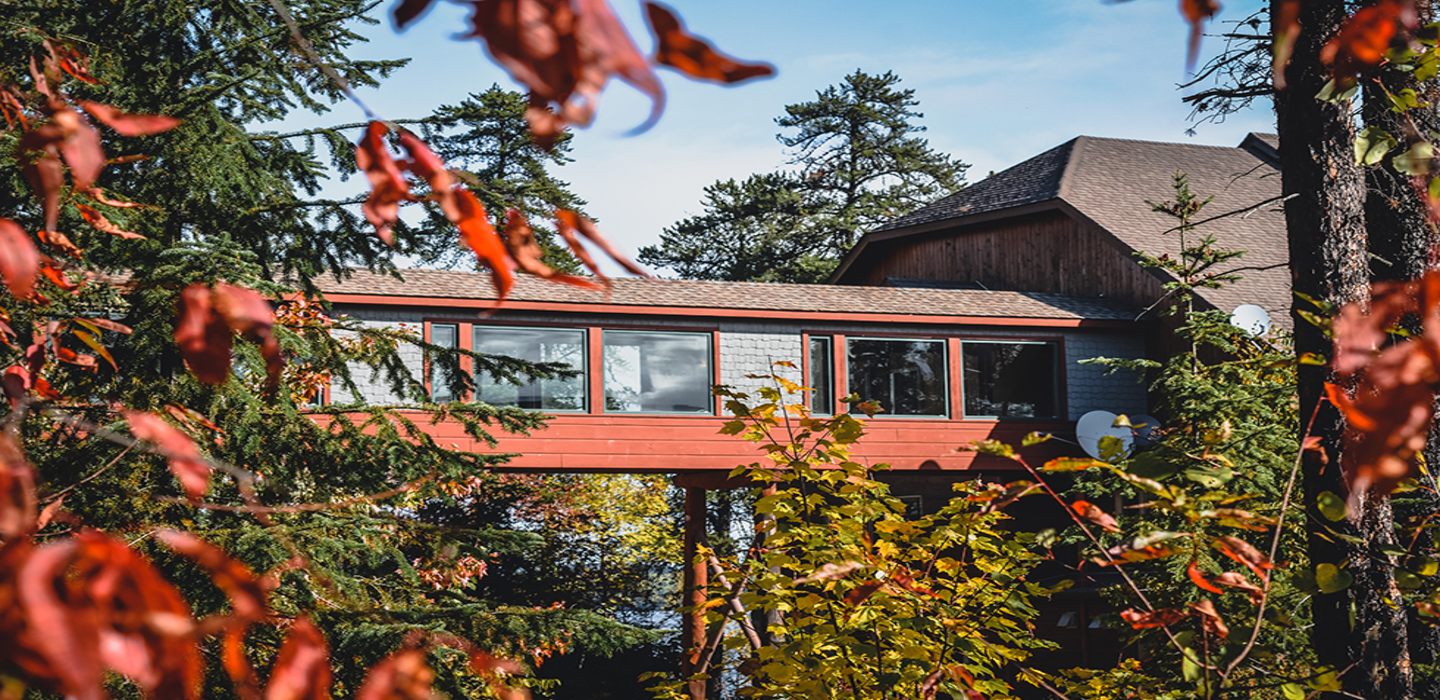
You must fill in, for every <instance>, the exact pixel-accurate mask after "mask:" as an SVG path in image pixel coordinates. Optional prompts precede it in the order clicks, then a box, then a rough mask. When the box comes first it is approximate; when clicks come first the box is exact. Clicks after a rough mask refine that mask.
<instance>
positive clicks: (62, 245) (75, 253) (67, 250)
mask: <svg viewBox="0 0 1440 700" xmlns="http://www.w3.org/2000/svg"><path fill="white" fill-rule="evenodd" d="M35 235H36V236H38V237H39V238H40V242H41V243H44V244H45V245H48V246H50V247H51V248H54V249H55V250H58V251H60V252H62V253H64V254H66V255H68V256H70V257H72V258H75V259H77V260H78V259H79V258H80V256H82V255H84V254H85V251H84V250H81V249H80V247H79V246H76V245H75V244H74V243H72V242H71V241H70V237H69V236H66V235H65V234H63V233H60V232H59V231H37V232H36V233H35Z"/></svg>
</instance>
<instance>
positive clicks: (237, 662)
mask: <svg viewBox="0 0 1440 700" xmlns="http://www.w3.org/2000/svg"><path fill="white" fill-rule="evenodd" d="M247 629H248V627H246V626H243V625H236V626H232V627H230V628H229V629H227V630H225V636H224V637H223V638H222V639H221V643H220V663H221V665H222V666H224V667H225V673H226V674H227V675H229V676H230V682H231V683H233V684H234V687H235V694H236V695H239V696H240V698H241V700H261V692H262V691H261V690H260V677H259V676H258V675H257V674H256V673H255V666H254V665H253V664H251V663H250V657H248V656H246V654H245V649H246V645H245V631H246V630H247Z"/></svg>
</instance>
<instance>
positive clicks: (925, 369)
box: [847, 338, 948, 416]
mask: <svg viewBox="0 0 1440 700" xmlns="http://www.w3.org/2000/svg"><path fill="white" fill-rule="evenodd" d="M847 356H848V358H849V360H848V364H849V367H848V370H849V372H848V375H849V378H850V392H851V393H854V394H859V395H860V398H861V399H862V400H864V401H878V402H879V403H880V406H881V407H882V408H884V409H885V412H884V415H891V416H944V415H946V413H948V411H947V406H946V394H947V390H946V381H945V374H946V372H945V341H943V340H879V339H872V338H854V339H851V340H850V341H849V349H848V353H847Z"/></svg>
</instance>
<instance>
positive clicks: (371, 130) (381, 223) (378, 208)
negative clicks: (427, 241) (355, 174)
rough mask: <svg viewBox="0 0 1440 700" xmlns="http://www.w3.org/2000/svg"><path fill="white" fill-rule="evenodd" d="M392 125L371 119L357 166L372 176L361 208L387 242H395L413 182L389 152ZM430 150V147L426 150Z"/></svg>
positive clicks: (357, 148)
mask: <svg viewBox="0 0 1440 700" xmlns="http://www.w3.org/2000/svg"><path fill="white" fill-rule="evenodd" d="M388 133H390V128H389V127H387V126H385V124H384V123H382V122H378V121H372V122H370V123H369V124H368V125H366V127H365V135H364V136H363V137H361V139H360V143H358V144H356V145H355V165H356V167H358V168H360V170H362V171H363V172H364V173H365V177H367V178H369V179H370V196H369V197H368V198H366V200H365V204H364V205H362V206H361V207H360V211H361V212H362V213H364V214H365V219H366V220H367V221H369V222H370V224H371V225H372V226H374V227H375V235H377V236H379V237H380V240H382V241H384V242H385V244H386V245H392V246H393V245H395V238H394V236H393V235H392V234H391V229H392V228H394V226H395V222H396V221H399V220H400V202H402V201H405V200H406V199H408V198H409V196H410V183H408V182H406V181H405V174H404V173H402V172H400V166H398V165H396V163H395V159H394V158H393V157H392V156H391V155H390V149H389V148H388V147H386V145H385V135H386V134H388ZM427 150H428V149H427Z"/></svg>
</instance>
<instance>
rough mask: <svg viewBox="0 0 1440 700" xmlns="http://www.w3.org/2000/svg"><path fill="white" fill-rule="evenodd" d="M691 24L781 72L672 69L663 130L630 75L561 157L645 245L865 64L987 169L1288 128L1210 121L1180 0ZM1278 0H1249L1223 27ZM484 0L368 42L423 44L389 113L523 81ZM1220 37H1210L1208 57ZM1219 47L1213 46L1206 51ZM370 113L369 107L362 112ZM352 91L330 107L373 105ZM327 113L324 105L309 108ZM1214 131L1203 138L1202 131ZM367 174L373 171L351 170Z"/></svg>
mask: <svg viewBox="0 0 1440 700" xmlns="http://www.w3.org/2000/svg"><path fill="white" fill-rule="evenodd" d="M612 2H613V3H614V5H615V8H616V10H617V12H618V13H619V14H620V16H621V18H622V19H623V20H624V21H625V22H626V24H627V25H628V26H629V27H630V28H631V32H632V34H634V35H635V36H636V39H637V41H638V42H639V44H640V48H641V49H642V50H648V49H649V48H650V41H651V40H650V36H649V33H648V31H647V30H646V29H645V25H644V24H643V21H642V18H641V11H640V5H639V2H638V1H631V0H612ZM670 4H671V5H672V6H673V7H674V9H676V10H677V11H678V13H679V14H680V15H681V16H682V17H683V19H684V21H685V23H686V25H687V26H688V28H689V29H690V30H691V31H693V32H695V33H697V34H700V35H702V36H705V37H707V38H709V39H710V40H711V41H712V42H713V43H714V44H716V45H717V46H718V47H720V48H721V49H722V50H724V51H726V52H727V53H730V54H732V55H734V56H737V57H739V58H742V59H748V60H765V61H769V62H770V63H772V64H774V65H775V66H776V68H777V69H778V75H777V76H776V77H774V78H772V79H769V80H764V81H760V82H754V83H750V84H746V85H742V86H737V87H729V88H726V87H717V86H714V85H711V84H707V83H696V82H691V81H689V80H686V79H684V78H683V77H681V76H680V75H679V74H677V73H674V72H672V71H661V78H662V80H663V81H664V83H665V85H666V88H667V90H668V93H669V96H668V107H667V110H666V113H665V115H664V117H662V118H661V120H660V122H659V124H657V125H656V126H655V127H654V128H653V129H651V130H649V131H647V132H645V133H643V134H641V135H638V136H626V135H625V132H627V131H629V130H630V129H631V128H632V127H634V126H635V125H637V124H639V123H640V122H642V121H643V120H644V118H645V116H646V114H647V113H648V110H649V102H648V99H647V98H645V97H644V96H642V95H640V94H638V93H636V92H635V91H634V90H632V89H631V88H630V87H629V86H627V85H625V84H623V83H618V82H613V83H612V84H611V86H610V88H609V89H608V90H607V91H606V93H605V96H604V99H603V101H602V103H601V107H600V116H599V118H598V119H597V120H596V123H595V124H594V125H593V126H592V127H590V128H589V129H586V130H583V131H581V132H579V133H578V135H577V136H576V138H575V139H574V144H575V149H574V156H575V159H576V162H574V163H572V164H570V165H567V166H565V167H564V168H561V169H559V170H558V171H557V174H558V175H559V176H561V177H562V178H564V179H566V180H568V181H569V182H570V183H571V185H572V189H573V190H574V191H575V192H576V193H577V194H579V195H580V196H581V197H583V198H585V199H586V200H588V201H589V203H590V204H589V207H588V210H589V211H590V213H591V214H593V215H594V216H595V217H596V218H597V219H598V220H600V222H601V226H602V228H603V229H604V230H605V231H606V232H607V234H608V235H610V236H611V237H612V238H614V239H615V240H616V241H617V242H618V243H619V244H620V245H621V246H622V247H623V248H624V249H625V250H627V251H629V252H630V253H631V254H633V253H634V252H635V251H636V250H637V249H638V248H639V247H640V246H642V245H646V244H650V243H654V242H656V241H658V239H659V235H660V232H661V229H662V228H664V227H665V226H667V225H669V224H671V223H673V222H675V221H676V220H678V219H681V218H683V217H685V216H688V215H691V214H695V213H698V212H699V211H700V197H701V189H702V188H703V187H704V186H705V185H707V184H710V183H711V182H713V181H715V180H717V179H724V178H731V177H735V178H739V177H744V176H746V175H749V174H751V173H756V172H766V171H770V170H773V169H775V168H777V167H782V166H783V164H784V161H785V159H786V153H785V151H784V149H783V147H782V146H781V145H780V144H779V143H778V142H777V141H776V140H775V134H776V131H777V128H776V126H775V124H774V118H775V117H776V116H777V115H779V114H781V113H782V111H783V107H784V105H786V104H791V103H795V102H801V101H805V100H808V99H811V98H813V96H814V94H815V92H816V91H817V90H819V89H822V88H824V87H825V86H827V85H830V84H833V83H835V82H837V81H839V80H840V79H841V78H842V77H843V76H844V75H846V74H847V73H850V72H852V71H854V70H855V69H857V68H858V69H861V70H864V71H867V72H872V73H878V72H883V71H886V70H892V71H895V72H896V73H897V74H899V75H900V76H901V77H902V78H903V79H904V82H903V83H902V85H903V86H904V87H908V88H912V89H914V90H915V93H916V97H917V98H918V99H919V100H920V103H921V104H920V109H921V111H922V112H924V114H925V118H924V119H923V120H922V121H921V124H923V125H924V126H925V127H927V129H928V131H927V133H926V134H925V136H926V137H927V138H928V139H929V141H930V143H931V145H932V146H933V147H934V148H936V149H938V150H941V151H944V152H948V153H950V154H952V155H954V156H956V157H958V158H960V159H961V160H963V161H964V162H967V163H970V164H971V165H972V167H971V170H970V177H969V180H970V181H971V182H974V181H976V180H979V179H981V178H983V177H984V176H985V174H986V173H988V172H990V171H993V170H1002V169H1004V168H1006V167H1009V166H1011V165H1013V164H1015V163H1017V162H1019V161H1021V160H1024V159H1025V158H1028V157H1030V156H1032V155H1035V154H1037V153H1039V152H1041V151H1043V150H1045V149H1048V148H1050V147H1052V146H1055V145H1058V144H1060V143H1062V142H1064V141H1066V140H1068V139H1070V138H1072V137H1074V136H1077V135H1081V134H1084V135H1090V136H1109V137H1119V138H1134V139H1144V140H1156V141H1189V142H1192V143H1201V144H1219V145H1233V144H1238V143H1239V142H1240V140H1241V139H1242V138H1243V137H1244V135H1245V134H1246V133H1248V132H1250V131H1271V130H1273V128H1274V126H1273V125H1274V119H1273V116H1272V114H1271V112H1270V107H1269V104H1268V102H1262V103H1260V104H1259V108H1258V109H1253V110H1251V111H1250V112H1246V113H1241V114H1238V115H1234V116H1232V117H1231V118H1230V119H1228V120H1227V121H1226V122H1225V123H1224V124H1219V125H1215V124H1208V123H1207V124H1199V125H1193V124H1192V123H1191V122H1190V121H1189V120H1188V118H1187V117H1188V115H1189V112H1190V110H1189V108H1188V107H1187V106H1186V105H1184V104H1182V103H1181V101H1180V96H1181V93H1180V92H1179V91H1178V90H1177V84H1178V83H1180V82H1182V81H1183V80H1184V78H1185V73H1184V61H1185V42H1186V36H1187V31H1188V29H1187V27H1186V25H1185V24H1184V22H1183V21H1181V19H1180V18H1179V16H1178V13H1177V12H1176V7H1175V5H1176V2H1175V0H1132V1H1130V2H1123V3H1106V2H1102V1H1101V0H1043V1H1040V2H1024V1H1023V0H951V1H949V2H942V1H930V2H922V1H920V0H889V1H887V2H874V1H873V0H872V1H871V2H861V1H860V0H768V1H761V0H728V1H727V2H695V1H693V0H671V3H670ZM1260 6H1261V0H1243V1H1242V0H1233V1H1232V2H1230V3H1229V4H1228V5H1227V7H1226V8H1225V11H1224V12H1222V14H1221V16H1220V22H1219V23H1216V24H1212V26H1211V28H1210V33H1212V34H1213V33H1218V32H1219V31H1221V30H1224V29H1226V28H1228V27H1230V26H1232V25H1227V24H1225V20H1238V19H1241V18H1243V17H1245V16H1247V15H1248V14H1250V13H1251V12H1253V11H1255V10H1256V9H1257V8H1258V7H1260ZM465 15H466V10H465V8H464V7H463V6H461V5H456V4H443V3H442V4H440V5H439V6H437V7H436V8H434V10H432V11H431V12H430V14H429V15H428V16H426V17H424V18H423V19H421V20H420V21H419V22H417V23H416V24H415V25H413V26H412V27H411V28H410V29H408V30H407V31H406V32H404V33H402V34H397V33H395V32H394V30H393V29H392V28H391V27H390V26H389V23H388V21H387V22H386V23H385V24H383V25H379V26H377V27H375V28H374V29H373V30H371V31H370V32H369V34H370V35H371V36H372V38H373V41H372V42H371V43H370V44H369V45H367V46H366V47H363V48H362V49H361V50H360V51H359V52H357V55H359V56H361V57H374V58H378V57H388V58H394V57H411V58H412V59H413V61H412V63H411V65H410V66H408V67H407V68H405V69H403V70H402V71H400V72H399V73H397V74H396V75H395V76H393V77H392V79H390V80H389V81H387V83H386V84H385V85H384V86H383V87H382V88H381V89H379V90H376V91H367V92H365V93H364V95H363V96H364V99H365V100H366V102H367V103H369V104H370V106H371V107H372V108H373V109H375V110H376V111H377V112H379V113H380V114H381V115H382V116H384V117H386V118H405V117H418V116H421V115H423V114H426V113H428V112H429V111H430V110H431V109H433V108H434V107H436V106H438V105H441V104H447V103H454V102H457V101H459V100H461V99H463V98H464V96H465V95H466V94H467V93H469V92H478V91H481V90H484V89H485V88H487V87H488V86H490V85H491V84H492V83H499V84H500V85H502V86H505V87H510V88H518V86H517V85H515V84H514V83H513V82H511V81H510V80H509V78H508V76H506V75H505V73H504V72H503V71H501V70H500V69H499V68H497V67H496V66H495V65H494V64H492V63H490V61H489V60H488V59H487V58H486V56H485V55H484V53H483V51H482V49H481V47H480V45H479V44H477V43H475V42H471V41H460V40H456V39H454V38H453V37H454V36H455V35H457V34H459V33H460V32H461V31H462V30H463V29H464V19H465ZM1219 48H1220V40H1218V39H1216V38H1213V37H1212V38H1207V40H1206V42H1205V46H1204V52H1203V54H1202V56H1208V55H1210V54H1212V53H1214V52H1215V51H1217V50H1218V49H1219ZM1202 61H1203V58H1202ZM350 112H354V114H350ZM360 118H361V115H360V114H359V111H358V110H357V109H355V108H353V107H351V106H349V105H347V104H342V105H337V106H336V108H335V111H334V112H333V113H332V114H331V115H330V116H329V117H327V118H326V119H327V120H329V119H335V120H344V121H349V120H351V119H354V120H359V119H360ZM306 121H309V120H306ZM1192 127H1193V128H1194V129H1195V130H1196V134H1195V135H1194V136H1187V135H1186V130H1187V129H1190V128H1192ZM348 184H354V185H355V186H357V187H363V180H355V179H352V180H351V181H350V183H347V185H348Z"/></svg>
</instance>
